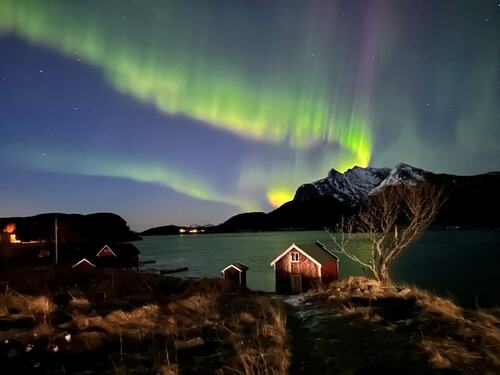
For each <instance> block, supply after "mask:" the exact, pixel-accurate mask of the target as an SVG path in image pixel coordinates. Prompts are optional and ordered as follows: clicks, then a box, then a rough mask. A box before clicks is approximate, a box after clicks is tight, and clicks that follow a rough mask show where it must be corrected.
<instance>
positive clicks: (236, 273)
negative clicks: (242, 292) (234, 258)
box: [220, 262, 248, 288]
mask: <svg viewBox="0 0 500 375" xmlns="http://www.w3.org/2000/svg"><path fill="white" fill-rule="evenodd" d="M247 271H248V266H245V265H244V264H243V263H240V262H236V263H231V264H230V265H228V266H227V267H226V268H224V269H223V270H222V271H220V273H221V274H222V277H223V278H224V280H229V281H231V282H233V283H234V284H236V285H238V286H240V287H241V288H246V286H247Z"/></svg>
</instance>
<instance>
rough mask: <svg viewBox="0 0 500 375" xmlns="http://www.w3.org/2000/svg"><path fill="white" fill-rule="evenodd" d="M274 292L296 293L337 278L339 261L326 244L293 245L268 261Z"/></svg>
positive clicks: (317, 242)
mask: <svg viewBox="0 0 500 375" xmlns="http://www.w3.org/2000/svg"><path fill="white" fill-rule="evenodd" d="M271 266H272V267H274V274H275V280H276V293H282V294H297V293H302V292H305V291H306V290H308V289H311V288H313V287H316V286H319V285H322V284H323V285H326V284H329V283H331V282H333V281H335V280H338V278H339V258H338V257H337V256H336V255H335V254H333V253H332V252H330V251H329V250H328V249H327V248H326V246H325V245H323V244H322V243H321V242H319V241H316V242H315V243H313V244H300V245H298V244H295V243H294V244H292V245H291V246H290V247H289V248H288V249H286V250H285V251H284V252H282V253H281V254H280V255H279V256H278V257H277V258H276V259H274V260H273V261H272V262H271Z"/></svg>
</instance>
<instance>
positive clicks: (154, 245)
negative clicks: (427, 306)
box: [136, 231, 500, 307]
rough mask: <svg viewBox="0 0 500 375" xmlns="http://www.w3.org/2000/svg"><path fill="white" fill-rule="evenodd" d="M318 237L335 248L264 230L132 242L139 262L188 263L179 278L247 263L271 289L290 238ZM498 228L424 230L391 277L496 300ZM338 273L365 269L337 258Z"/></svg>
mask: <svg viewBox="0 0 500 375" xmlns="http://www.w3.org/2000/svg"><path fill="white" fill-rule="evenodd" d="M316 240H320V241H322V242H323V243H324V244H326V245H327V246H328V247H330V248H333V244H332V241H331V239H330V237H329V235H328V233H326V232H322V231H318V232H265V233H238V234H203V235H179V236H152V237H144V239H143V240H142V241H138V242H136V246H137V247H138V248H139V249H140V250H141V251H142V256H141V259H142V260H155V261H156V263H155V264H154V265H152V267H154V268H159V269H160V268H161V269H165V268H179V267H184V266H186V267H189V271H187V272H184V273H181V274H177V275H178V276H186V277H187V276H194V277H219V276H220V270H221V269H222V268H224V267H225V266H226V265H227V264H228V263H230V262H235V261H240V262H242V263H245V264H246V265H248V266H249V267H250V270H249V271H248V274H247V283H248V286H249V288H251V289H254V290H263V291H274V271H273V269H272V268H271V266H270V265H269V264H270V263H271V261H272V260H273V259H274V258H275V257H276V256H278V255H279V254H280V253H281V252H282V251H284V250H285V249H286V248H288V246H290V245H291V244H292V243H293V242H296V243H304V242H314V241H316ZM349 246H350V248H352V249H353V250H354V251H355V253H356V254H357V255H358V256H360V257H362V258H366V256H367V254H368V252H369V249H370V248H369V242H368V241H367V237H366V235H362V234H358V235H354V236H353V238H352V240H351V242H350V244H349ZM499 266H500V232H498V231H489V232H477V231H447V232H428V233H426V234H425V236H424V237H422V238H421V239H420V240H419V241H418V242H417V243H415V244H414V245H413V246H412V247H411V248H410V249H408V251H406V252H405V253H403V254H402V255H401V257H400V258H399V259H397V260H396V263H395V264H394V267H393V273H392V275H393V278H394V279H395V280H397V281H404V282H406V283H411V284H415V285H417V286H419V287H422V288H425V289H429V290H433V291H436V292H439V293H441V294H445V295H448V294H451V295H453V296H455V297H456V298H458V299H460V301H461V302H463V303H466V304H470V305H473V304H479V305H480V306H484V307H486V306H492V305H498V304H500V272H499V271H498V268H499ZM340 274H341V277H346V276H349V275H363V274H364V270H362V269H361V267H360V266H359V265H357V264H356V263H354V262H352V261H351V260H349V259H345V258H344V257H341V261H340Z"/></svg>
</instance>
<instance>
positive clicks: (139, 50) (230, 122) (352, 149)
mask: <svg viewBox="0 0 500 375" xmlns="http://www.w3.org/2000/svg"><path fill="white" fill-rule="evenodd" d="M96 5H97V3H96ZM190 6H191V5H189V4H187V5H185V6H183V5H179V3H177V4H174V3H173V2H162V3H159V4H158V7H145V6H139V8H140V9H137V8H138V7H133V6H132V4H128V5H121V4H120V5H118V3H116V4H114V6H109V7H105V8H104V9H103V8H102V7H101V8H100V7H97V6H95V7H93V6H88V4H87V6H85V7H81V6H79V5H78V4H77V3H74V2H68V1H49V2H41V1H36V0H34V1H22V2H19V1H14V0H13V1H10V0H7V1H2V2H1V3H0V29H1V30H3V31H4V32H10V33H15V34H17V35H19V36H22V37H24V38H26V39H28V40H30V41H32V42H34V43H41V44H43V45H46V46H49V47H51V48H55V49H57V50H59V51H62V52H63V53H65V54H66V55H68V56H71V55H74V54H76V55H78V56H81V57H82V58H83V59H85V60H86V61H87V62H88V63H90V64H93V65H95V66H97V67H99V68H100V69H102V72H103V74H104V76H105V78H106V79H107V80H108V81H109V82H110V83H111V84H112V85H113V87H115V89H117V90H119V91H120V92H123V93H127V94H130V95H133V96H134V97H136V98H138V99H140V100H142V101H145V102H150V103H153V104H154V105H155V106H157V107H158V108H159V109H160V110H162V111H164V112H166V113H169V114H178V113H181V114H185V115H187V116H189V117H192V118H194V119H198V120H201V121H203V122H204V123H206V124H207V125H209V126H214V127H218V128H222V129H225V130H227V131H230V132H233V133H235V134H237V135H238V136H241V137H245V138H250V139H254V140H257V141H262V142H272V143H283V142H288V143H289V145H290V146H291V147H292V148H294V149H296V150H299V152H300V150H301V149H304V148H310V147H314V146H315V145H316V144H318V143H319V142H327V143H328V144H331V145H332V146H331V147H330V149H331V151H330V152H329V153H328V155H327V156H326V158H327V159H326V160H327V161H325V162H323V163H320V164H321V165H320V166H321V169H320V168H318V169H317V170H316V171H313V173H309V176H304V174H300V176H296V178H295V179H294V180H296V181H290V182H289V183H288V184H287V186H283V185H284V181H286V180H290V174H291V173H292V172H293V171H289V173H286V172H285V173H282V174H284V176H283V177H282V178H281V181H278V183H276V182H274V181H270V186H269V188H268V193H269V194H271V195H273V194H275V193H274V192H273V191H272V190H273V187H272V186H274V185H278V186H280V187H279V188H278V190H279V192H280V193H279V194H280V196H281V197H282V199H280V202H276V204H277V203H283V201H284V200H287V199H289V198H291V196H290V194H291V193H292V192H293V191H294V189H295V188H296V185H295V183H297V180H300V178H304V177H309V178H313V177H317V176H321V174H323V173H324V171H325V169H324V167H325V165H328V168H331V167H336V168H337V169H340V170H345V169H347V168H349V167H352V166H354V165H360V166H366V165H368V163H369V161H370V152H371V143H372V136H371V131H370V124H369V121H368V118H369V114H368V113H367V110H366V108H365V107H366V106H364V103H358V102H359V101H360V99H361V94H360V93H358V92H356V89H354V90H353V93H352V98H351V101H350V103H349V101H347V103H346V101H345V100H341V95H340V94H339V93H338V92H336V91H339V89H337V90H335V87H334V88H333V89H332V88H331V87H328V85H327V82H328V79H325V77H329V76H330V77H331V76H334V75H335V73H336V72H339V71H342V69H345V67H344V66H343V65H344V64H347V63H348V62H347V61H346V62H344V61H342V60H341V59H338V58H337V57H336V56H337V54H338V53H337V52H336V51H337V49H335V48H333V49H331V50H332V52H331V54H330V56H323V58H322V59H316V60H314V61H313V62H311V61H303V59H301V58H300V56H303V55H307V56H310V55H311V54H314V51H318V52H317V53H322V52H324V51H325V50H327V45H328V44H329V43H331V41H330V39H329V38H326V37H322V38H318V37H317V35H315V32H316V30H314V29H311V30H306V31H304V30H300V29H298V30H297V31H294V32H292V33H291V35H289V34H283V33H279V32H278V31H280V30H276V29H274V28H271V29H270V30H266V31H265V33H266V34H267V35H269V34H271V35H273V36H275V38H269V40H268V41H266V42H264V38H265V35H261V36H258V38H259V39H258V43H254V45H253V46H254V47H255V48H260V45H259V43H262V42H264V46H263V48H264V49H265V50H266V51H267V54H266V63H262V64H260V65H257V64H256V65H257V66H255V65H253V64H246V65H245V64H241V63H240V62H239V61H238V59H233V56H242V55H244V56H248V55H249V52H248V48H249V47H250V48H251V47H252V44H250V45H246V44H242V43H237V40H229V41H228V40H227V39H228V38H227V37H226V36H225V35H224V34H225V33H226V28H229V27H230V26H231V25H230V26H228V25H224V26H225V27H220V25H218V23H217V22H218V18H217V17H215V15H214V12H213V9H211V7H210V6H209V5H207V3H204V4H203V5H202V4H196V13H194V12H190V10H192V9H190ZM116 7H119V8H121V9H120V11H117V10H116V9H115V8H116ZM116 14H119V15H122V14H123V15H124V17H126V18H131V20H129V21H128V25H129V26H127V27H123V29H122V30H117V29H116V28H115V27H113V25H114V24H115V23H116V22H113V21H111V22H110V20H113V19H116V18H117V17H116ZM243 16H244V14H241V15H240V16H239V17H234V15H233V17H234V19H235V20H240V19H241V18H242V17H243ZM314 16H315V14H312V15H310V16H309V17H310V18H314ZM119 19H120V18H119ZM234 23H235V25H232V26H234V27H237V28H239V27H241V30H238V33H239V34H241V35H238V39H241V40H249V39H250V38H252V36H251V34H254V33H255V30H252V29H251V28H250V27H248V28H245V25H240V24H236V23H237V22H236V21H235V22H234ZM309 24H314V22H310V23H309ZM134 25H149V26H148V27H149V28H150V29H151V31H153V30H155V31H156V32H146V33H144V32H143V33H142V35H144V34H145V35H147V36H148V40H147V42H146V41H145V40H144V39H143V38H142V37H141V35H140V33H139V31H138V30H136V29H135V28H134ZM193 25H195V27H194V28H193ZM289 26H291V25H290V24H287V25H284V26H283V27H289ZM207 30H210V32H209V33H208V34H207V33H206V31H207ZM151 38H152V39H151ZM284 38H286V39H291V40H293V41H294V42H296V44H295V45H294V47H293V50H292V51H289V50H285V51H283V46H286V45H287V40H284ZM253 39H255V37H253ZM288 44H289V43H288ZM309 51H311V52H309ZM250 52H252V51H250ZM316 61H318V62H316ZM255 77H262V78H261V79H260V80H256V79H255ZM359 84H360V85H361V84H363V82H361V83H359ZM75 167H76V166H75ZM292 167H293V166H292ZM283 168H285V169H287V168H288V169H289V168H291V167H290V166H280V169H283ZM132 169H133V168H131V171H132ZM147 170H148V169H147V168H146V169H145V170H144V172H143V173H147V172H146V171H147ZM82 173H83V171H82ZM292 174H293V173H292ZM306 175H307V173H306ZM129 177H130V178H136V174H134V173H132V172H131V174H130V176H129ZM151 179H152V180H154V178H151ZM189 179H190V177H186V178H185V180H186V181H188V180H189ZM140 180H141V181H144V180H143V179H140ZM171 187H172V188H174V189H176V190H181V191H184V192H185V193H186V194H189V195H192V196H194V197H197V198H201V197H203V194H201V192H198V193H196V194H192V189H190V188H189V184H186V186H185V189H183V188H182V186H178V185H176V186H171ZM205 198H206V199H213V195H207V196H206V197H205ZM229 200H230V201H231V200H232V199H229Z"/></svg>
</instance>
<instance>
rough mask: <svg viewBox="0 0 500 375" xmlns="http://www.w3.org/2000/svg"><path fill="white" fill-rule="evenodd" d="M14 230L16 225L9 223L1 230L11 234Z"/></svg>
mask: <svg viewBox="0 0 500 375" xmlns="http://www.w3.org/2000/svg"><path fill="white" fill-rule="evenodd" d="M15 230H16V224H14V223H10V224H7V225H6V226H5V229H4V230H3V231H4V232H5V233H8V234H12V233H14V231H15Z"/></svg>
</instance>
